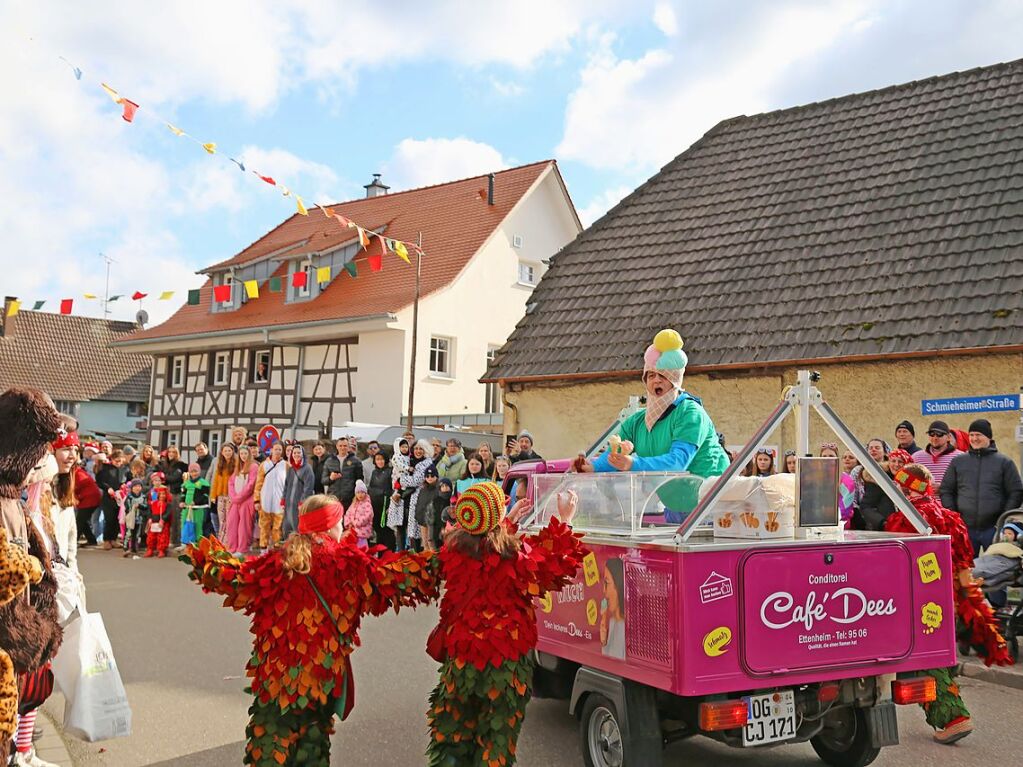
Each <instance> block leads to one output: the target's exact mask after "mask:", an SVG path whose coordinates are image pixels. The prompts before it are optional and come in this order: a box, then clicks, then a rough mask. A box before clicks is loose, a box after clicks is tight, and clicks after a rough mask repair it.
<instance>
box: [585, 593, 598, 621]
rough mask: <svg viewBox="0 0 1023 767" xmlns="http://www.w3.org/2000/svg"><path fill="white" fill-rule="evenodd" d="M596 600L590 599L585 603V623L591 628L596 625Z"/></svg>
mask: <svg viewBox="0 0 1023 767" xmlns="http://www.w3.org/2000/svg"><path fill="white" fill-rule="evenodd" d="M597 617H598V615H597V600H596V599H591V600H590V601H589V602H587V603H586V622H587V623H589V624H590V625H591V626H596V625H597Z"/></svg>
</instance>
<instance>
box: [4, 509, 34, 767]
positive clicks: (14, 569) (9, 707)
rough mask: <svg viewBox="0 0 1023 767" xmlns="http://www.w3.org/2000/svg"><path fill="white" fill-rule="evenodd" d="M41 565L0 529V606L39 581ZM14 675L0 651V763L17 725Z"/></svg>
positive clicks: (7, 657) (10, 661) (16, 684)
mask: <svg viewBox="0 0 1023 767" xmlns="http://www.w3.org/2000/svg"><path fill="white" fill-rule="evenodd" d="M42 577H43V568H42V565H41V564H40V563H39V560H38V559H36V558H35V557H33V556H31V555H30V554H28V553H27V552H26V551H25V550H24V549H22V548H21V546H16V545H14V544H13V543H8V542H7V532H6V531H5V530H3V529H2V528H0V605H6V604H8V603H9V602H11V600H13V599H15V598H16V597H18V595H20V594H21V592H22V591H24V590H25V589H26V588H27V587H28V586H29V584H33V583H39V580H40V579H41V578H42ZM17 714H18V676H17V674H15V672H14V663H13V661H12V660H11V656H10V655H8V654H7V653H6V652H4V651H3V650H0V764H6V759H7V756H8V749H9V747H10V742H11V738H13V737H14V731H15V729H16V727H17Z"/></svg>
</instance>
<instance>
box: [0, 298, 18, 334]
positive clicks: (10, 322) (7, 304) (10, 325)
mask: <svg viewBox="0 0 1023 767" xmlns="http://www.w3.org/2000/svg"><path fill="white" fill-rule="evenodd" d="M17 300H18V297H17V296H4V316H3V317H0V338H9V337H10V336H13V335H14V321H15V320H16V319H18V316H17V315H15V316H13V317H11V316H9V315H8V312H9V311H10V310H11V304H12V303H13V302H14V301H17Z"/></svg>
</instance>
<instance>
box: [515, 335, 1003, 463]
mask: <svg viewBox="0 0 1023 767" xmlns="http://www.w3.org/2000/svg"><path fill="white" fill-rule="evenodd" d="M815 369H816V370H818V371H819V372H820V373H821V375H822V380H821V382H820V384H819V387H820V389H821V391H822V392H823V394H824V397H825V399H826V400H827V401H828V403H829V404H830V405H831V406H832V408H834V410H835V411H836V412H837V413H838V414H839V416H840V417H841V418H842V419H843V420H844V421H845V422H846V424H847V425H848V426H849V427H850V428H851V429H852V431H853V433H854V434H856V435H857V436H859V437H860V438H861V439H862V440H863V441H864V442H865V441H866V440H868V439H870V438H871V437H874V436H881V437H883V438H885V439H887V440H888V441H889V442H890V443H891V442H894V433H893V432H894V428H895V424H896V423H898V422H899V421H901V420H902V419H903V418H908V419H909V420H910V421H911V422H913V424H914V425H915V426H916V433H917V442H918V443H919V444H920V445H921V446H923V444H924V441H925V440H926V434H925V432H926V430H927V424H928V423H930V421H932V420H936V418H937V417H936V416H925V415H922V414H921V410H920V401H921V400H923V399H938V398H947V397H972V396H981V395H991V394H1014V393H1017V392H1019V390H1020V386H1021V384H1023V355H1020V354H994V353H991V354H986V355H983V356H970V357H941V358H932V359H914V360H903V361H888V362H857V363H849V364H838V365H820V366H817V367H816V368H815ZM796 372H797V371H796V369H795V368H792V369H778V370H772V371H770V373H769V374H766V375H750V376H731V377H727V378H722V377H720V375H718V376H714V377H713V378H712V377H710V376H708V375H705V374H704V375H701V374H693V375H690V376H686V388H687V389H688V390H689V391H690V392H692V393H693V394H695V395H696V396H698V397H700V398H701V399H702V400H703V403H704V405H705V406H706V408H707V411H708V412H709V413H710V416H711V418H712V419H713V420H714V424H715V426H716V427H717V429H718V431H721V432H723V433H724V434H725V436H726V439H727V441H728V443H729V444H741V443H744V442H745V441H746V440H748V439H749V438H750V437H751V436H752V434H753V432H754V431H755V430H756V428H757V427H758V426H759V425H760V423H761V422H762V421H763V420H764V418H766V417H767V415H768V414H769V413H770V412H771V410H773V408H774V407H775V405H776V404H777V403H778V401H779V400H780V398H781V392H782V389H783V388H784V387H785V386H787V385H789V384H792V383H795V379H796ZM515 388H518V387H513V389H515ZM641 393H642V384H641V383H640V382H639V381H638V380H629V381H616V382H604V383H576V384H573V385H571V386H566V387H550V386H539V385H532V386H524V387H522V388H521V389H520V390H512V391H506V392H505V399H506V402H507V403H509V404H511V405H514V408H507V409H506V415H505V432H506V433H512V432H513V431H515V430H517V429H521V428H528V429H529V430H530V431H531V432H533V435H534V437H535V439H536V448H537V450H538V451H539V452H540V453H541V454H542V455H544V456H545V457H556V456H569V455H573V454H575V453H576V452H577V451H578V450H580V449H582V448H584V447H586V446H588V445H589V444H590V443H591V442H592V441H593V439H594V438H595V437H596V436H597V435H598V434H599V433H600V432H601V431H602V430H603V429H604V428H605V427H606V426H607V425H608V424H609V423H610V422H611V421H612V420H613V419H614V418H615V416H616V415H617V414H618V411H619V410H620V409H621V408H622V407H623V406H624V405H625V404H626V403H627V401H628V398H629V396H630V395H634V394H641ZM516 415H517V417H518V420H517V421H516V420H515V419H516ZM978 417H984V418H987V419H988V420H990V421H991V425H992V427H993V429H994V433H995V439H996V440H997V441H998V443H999V447H1000V449H1001V450H1002V452H1005V453H1006V454H1008V455H1010V456H1011V457H1012V458H1013V459H1015V460H1017V461H1019V457H1020V451H1019V446H1018V445H1017V444H1016V442H1015V440H1014V430H1015V426H1016V424H1017V423H1018V422H1019V413H978V414H972V415H969V414H964V415H950V416H945V417H942V420H945V421H947V422H948V424H949V425H950V426H951V427H953V428H961V429H966V428H967V427H968V426H969V423H970V421H972V420H973V419H974V418H978ZM794 439H795V430H794V426H793V423H792V420H791V419H787V420H786V421H785V423H784V424H783V426H782V430H781V434H780V438H776V439H774V440H771V442H772V443H776V444H779V445H780V446H781V448H782V449H783V450H784V449H788V448H792V447H793V446H794V445H793V441H794ZM831 439H832V437H831V433H830V430H829V429H828V428H827V427H826V426H825V425H824V423H823V422H822V421H821V420H820V419H819V418H817V417H816V416H814V417H813V418H812V419H811V429H810V440H811V444H812V445H819V444H820V443H821V442H822V441H826V440H831Z"/></svg>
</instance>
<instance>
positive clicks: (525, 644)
mask: <svg viewBox="0 0 1023 767" xmlns="http://www.w3.org/2000/svg"><path fill="white" fill-rule="evenodd" d="M466 496H471V497H470V498H466ZM503 511H504V497H503V494H502V493H501V489H500V487H499V486H497V485H496V484H494V483H492V482H483V483H480V484H478V485H473V486H472V487H471V488H469V489H468V490H467V491H466V492H465V493H463V495H462V498H460V499H459V502H458V505H457V506H456V508H455V519H456V522H457V524H458V525H459V526H460V527H461V528H462V530H464V531H465V532H468V533H469V534H472V535H477V536H478V537H480V538H481V541H480V543H481V552H482V553H481V556H480V557H479V558H476V557H475V556H472V555H471V554H469V553H465V552H463V551H461V550H459V549H457V548H454V547H452V546H451V545H450V544H449V543H445V545H444V547H443V548H442V549H441V552H440V554H439V558H440V562H441V575H442V576H443V578H444V583H445V591H444V597H443V599H442V600H441V604H440V624H439V625H438V627H437V628H436V629H435V631H436V632H438V633H439V634H440V638H441V644H442V647H443V650H442V652H441V653H440V656H434V657H443V658H444V659H443V661H442V662H441V668H440V680H439V682H438V684H437V686H436V687H435V688H434V690H433V692H432V693H431V694H430V708H429V710H428V712H427V719H428V720H429V723H430V743H429V746H428V747H427V764H429V765H431V767H448V765H459V767H462V766H463V765H464V766H465V767H471V766H474V765H486V766H488V767H510V765H513V764H515V745H516V741H517V740H518V734H519V730H520V729H521V728H522V723H523V722H524V721H525V717H526V704H527V703H528V702H529V698H530V695H531V692H532V690H531V685H532V681H533V664H532V660H531V658H530V655H529V654H530V651H531V650H532V649H533V648H534V647H535V646H536V640H537V634H536V616H535V614H534V607H533V598H534V597H539V596H542V595H543V594H544V593H546V592H548V591H557V590H558V589H561V588H562V587H563V586H564V585H565V584H566V583H568V582H569V580H570V579H571V578H572V577H573V576H574V575H575V573H576V572H577V571H578V569H579V566H580V565H581V563H582V558H583V555H584V553H585V550H584V549H583V546H582V543H581V542H580V541H579V538H580V537H581V536H579V535H576V534H574V533H573V532H572V528H570V527H568V526H567V525H565V524H563V523H562V522H561V521H560V520H559V519H557V518H556V517H555V518H552V519H551V521H550V522H549V523H548V525H547V526H546V527H545V528H543V529H542V530H540V532H539V533H537V534H536V535H529V536H526V537H525V538H524V539H523V541H522V547H521V549H520V550H519V551H518V552H516V553H514V554H513V555H512V556H510V557H507V558H503V557H501V555H500V554H498V553H497V551H495V550H494V549H493V548H492V547H491V546H490V545H489V541H488V539H484V538H482V536H484V535H489V534H490V532H491V531H492V530H493V528H494V527H496V526H497V525H498V524H505V522H502V521H501V515H502V513H503ZM473 531H478V532H476V533H474V532H473ZM507 531H508V532H509V533H511V534H515V533H516V532H517V530H516V528H515V526H514V525H510V524H509V525H508V527H507ZM481 586H482V587H481ZM431 640H432V636H431ZM431 654H432V653H431Z"/></svg>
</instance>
